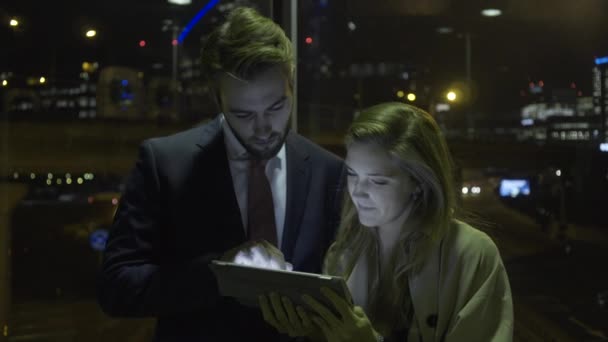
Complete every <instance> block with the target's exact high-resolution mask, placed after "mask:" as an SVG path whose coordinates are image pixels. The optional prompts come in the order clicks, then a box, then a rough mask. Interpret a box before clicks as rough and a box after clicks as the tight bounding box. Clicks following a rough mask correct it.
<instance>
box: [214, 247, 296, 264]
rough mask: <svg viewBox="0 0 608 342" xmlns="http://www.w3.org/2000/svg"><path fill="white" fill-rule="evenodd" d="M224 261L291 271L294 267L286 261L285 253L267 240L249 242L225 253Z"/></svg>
mask: <svg viewBox="0 0 608 342" xmlns="http://www.w3.org/2000/svg"><path fill="white" fill-rule="evenodd" d="M221 260H222V261H227V262H233V263H235V264H239V265H246V266H253V267H260V268H270V269H275V270H285V271H291V270H292V269H293V266H292V265H291V264H290V263H288V262H286V261H285V257H284V256H283V253H281V251H280V250H279V249H278V248H276V247H275V246H274V245H272V244H271V243H270V242H268V241H266V240H259V241H248V242H245V243H244V244H242V245H240V246H237V247H235V248H233V249H231V250H229V251H228V252H226V253H224V255H223V256H222V258H221Z"/></svg>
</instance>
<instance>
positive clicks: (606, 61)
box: [595, 56, 608, 65]
mask: <svg viewBox="0 0 608 342" xmlns="http://www.w3.org/2000/svg"><path fill="white" fill-rule="evenodd" d="M600 64H608V56H606V57H599V58H596V59H595V65H600Z"/></svg>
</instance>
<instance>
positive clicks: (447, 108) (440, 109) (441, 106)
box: [435, 103, 450, 112]
mask: <svg viewBox="0 0 608 342" xmlns="http://www.w3.org/2000/svg"><path fill="white" fill-rule="evenodd" d="M435 111H437V112H449V111H450V105H449V104H447V103H438V104H437V105H436V106H435Z"/></svg>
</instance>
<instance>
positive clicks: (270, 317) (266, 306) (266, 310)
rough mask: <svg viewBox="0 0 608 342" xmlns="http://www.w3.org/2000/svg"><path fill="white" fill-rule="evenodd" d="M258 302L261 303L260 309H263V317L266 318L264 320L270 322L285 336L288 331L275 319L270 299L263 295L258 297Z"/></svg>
mask: <svg viewBox="0 0 608 342" xmlns="http://www.w3.org/2000/svg"><path fill="white" fill-rule="evenodd" d="M258 301H259V303H260V309H262V315H263V316H264V320H265V321H266V322H268V324H270V325H271V326H273V327H274V328H275V329H277V330H278V331H279V332H280V333H282V334H285V333H287V330H286V329H285V328H284V327H283V326H281V324H279V322H278V320H277V319H276V317H275V314H274V312H273V310H272V308H271V307H270V303H269V302H268V298H266V296H264V295H261V296H259V297H258Z"/></svg>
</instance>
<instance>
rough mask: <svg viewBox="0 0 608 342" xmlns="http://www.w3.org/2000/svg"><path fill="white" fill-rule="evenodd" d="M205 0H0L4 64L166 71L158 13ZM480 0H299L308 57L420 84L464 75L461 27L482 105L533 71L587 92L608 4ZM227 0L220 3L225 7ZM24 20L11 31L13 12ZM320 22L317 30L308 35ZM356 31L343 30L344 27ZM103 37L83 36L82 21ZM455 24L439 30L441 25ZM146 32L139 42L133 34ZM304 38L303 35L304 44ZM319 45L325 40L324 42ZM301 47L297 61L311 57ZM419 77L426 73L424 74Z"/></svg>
mask: <svg viewBox="0 0 608 342" xmlns="http://www.w3.org/2000/svg"><path fill="white" fill-rule="evenodd" d="M206 2H207V1H202V0H194V1H193V5H191V6H188V7H185V8H176V7H175V6H170V5H168V4H167V3H166V1H164V0H122V1H119V0H106V1H90V0H83V1H75V0H74V1H66V0H60V1H34V0H27V1H24V0H6V1H3V2H2V4H1V5H0V20H1V22H2V26H1V27H0V41H2V42H3V48H2V49H0V72H3V71H13V72H14V73H15V74H17V75H20V76H23V77H26V76H28V75H38V74H44V75H49V73H51V72H52V70H55V74H56V77H57V78H65V79H69V78H72V77H77V73H78V72H79V70H80V65H81V63H82V61H84V60H97V61H99V62H100V63H102V64H105V65H110V64H119V65H127V66H136V67H138V68H141V69H142V70H148V69H150V68H151V66H152V65H153V64H155V63H161V64H163V66H164V71H163V70H160V71H159V72H167V73H168V69H169V63H170V58H171V46H170V41H171V35H170V33H169V32H163V31H162V30H161V26H162V21H163V20H164V19H169V18H174V19H177V20H178V21H180V22H182V23H183V22H186V21H187V20H189V19H190V18H192V17H193V16H194V14H195V13H196V12H197V10H198V9H200V8H202V7H203V6H204V4H205V3H206ZM485 2H488V1H487V0H484V1H482V0H413V1H403V0H383V1H369V0H311V1H305V2H300V3H301V5H300V6H301V8H300V29H299V30H300V32H299V34H300V40H303V39H304V37H305V36H306V35H308V34H311V33H312V34H319V35H322V37H319V38H320V41H321V42H324V43H322V44H321V45H320V46H318V49H317V50H315V52H314V53H317V52H318V53H319V54H321V53H323V54H326V55H328V56H329V57H330V58H331V59H332V61H334V62H335V63H337V64H340V63H341V64H343V65H348V64H351V63H367V62H369V63H379V62H392V63H406V64H408V65H411V66H413V67H415V68H417V69H418V70H419V71H420V73H419V74H420V75H423V71H424V70H429V71H430V72H428V73H426V74H424V77H425V78H426V79H425V82H430V83H441V82H444V83H449V82H451V81H453V80H462V79H463V78H464V69H465V68H464V65H465V57H464V56H465V48H464V46H465V44H464V39H463V38H462V37H463V34H465V33H467V32H468V33H470V34H471V37H472V38H471V47H472V78H473V80H474V81H475V82H476V87H477V88H478V89H479V91H480V93H479V98H480V101H481V102H484V103H485V105H489V106H491V105H492V104H493V103H495V102H508V103H510V104H513V103H514V101H513V96H517V95H518V93H519V89H522V88H523V89H525V86H526V84H527V82H528V79H530V80H532V81H538V80H540V79H542V80H543V81H544V82H545V84H547V85H548V86H553V87H556V88H564V87H568V86H569V84H570V83H571V82H576V83H577V85H578V87H579V88H580V89H581V90H582V91H583V92H584V93H585V95H588V94H589V92H590V87H591V85H590V83H591V81H590V79H591V68H592V66H593V57H594V56H597V55H608V20H606V19H605V17H607V16H608V1H605V0H580V1H570V0H525V1H524V0H511V1H504V0H503V1H499V2H498V3H497V4H498V5H499V6H501V7H502V9H503V10H504V15H503V16H501V17H497V18H484V17H481V16H480V15H479V10H480V8H481V6H482V3H485ZM226 3H228V2H226V1H221V2H220V5H223V4H226ZM12 16H17V17H19V18H20V19H21V20H20V21H21V23H22V24H21V26H20V28H19V29H18V30H17V31H15V30H12V29H10V28H9V27H8V25H7V23H8V20H9V18H10V17H12ZM219 17H220V12H219V10H218V8H216V9H214V10H213V11H212V12H210V14H209V15H207V16H206V17H205V18H204V19H203V20H202V21H201V22H200V24H199V25H198V26H197V27H196V28H195V30H194V31H193V32H192V33H191V35H190V36H189V37H188V38H187V40H186V42H185V44H184V47H183V48H184V52H185V54H188V55H191V56H193V57H194V56H196V54H197V52H198V49H199V38H200V36H201V34H203V33H205V32H207V31H208V30H209V28H210V27H212V26H213V25H214V21H213V19H215V20H217V18H219ZM319 18H320V19H319ZM315 20H319V21H320V22H322V23H321V26H320V27H321V30H320V31H319V32H316V33H315V30H314V25H313V24H311V23H314V22H315ZM349 21H353V22H354V23H355V24H356V26H357V28H356V30H355V31H354V32H350V31H349V30H348V27H347V23H348V22H349ZM89 25H90V26H92V27H95V28H96V29H97V31H98V37H97V38H96V39H95V40H94V41H88V40H86V39H85V38H84V37H83V34H84V31H85V28H86V27H88V26H89ZM440 26H449V27H452V28H453V29H454V32H453V33H451V34H447V35H441V34H438V33H437V32H436V29H437V27H440ZM141 39H145V40H146V43H147V45H146V47H145V48H139V46H138V42H139V40H141ZM301 44H302V42H300V45H301ZM323 44H324V45H323ZM307 56H309V55H306V54H305V53H301V55H300V57H301V58H308V57H307ZM421 77H422V76H421Z"/></svg>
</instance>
